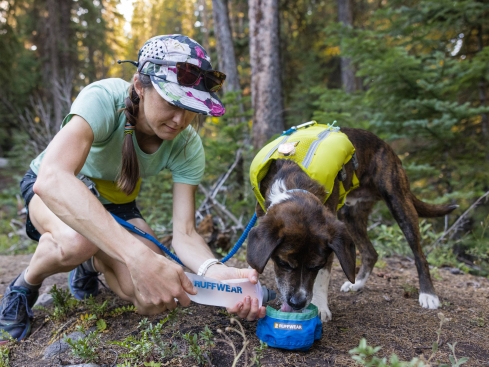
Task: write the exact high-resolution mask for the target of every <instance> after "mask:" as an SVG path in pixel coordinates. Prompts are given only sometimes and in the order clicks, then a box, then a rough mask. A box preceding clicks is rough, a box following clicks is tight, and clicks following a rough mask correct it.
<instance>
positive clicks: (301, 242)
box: [247, 200, 355, 310]
mask: <svg viewBox="0 0 489 367" xmlns="http://www.w3.org/2000/svg"><path fill="white" fill-rule="evenodd" d="M332 252H334V253H335V254H336V256H337V258H338V260H339V262H340V264H341V267H342V269H343V271H344V272H345V274H346V276H347V278H348V280H349V281H350V282H352V283H354V282H355V245H354V243H353V241H352V239H351V237H350V235H349V234H348V231H347V229H346V227H345V225H344V224H343V223H342V222H340V221H339V220H337V219H336V215H334V214H333V213H331V212H329V211H328V209H327V208H325V207H324V206H323V205H321V204H320V202H319V201H317V200H313V201H308V200H306V201H304V200H301V201H299V200H288V201H285V202H282V203H280V204H279V205H274V206H273V207H271V208H270V209H269V211H268V212H267V214H266V215H265V216H263V217H262V218H261V220H260V223H259V224H258V225H257V226H256V227H254V228H253V229H252V230H251V231H250V234H249V237H248V249H247V261H248V263H249V264H250V266H251V267H252V268H254V269H256V270H257V271H258V272H259V273H262V272H263V269H264V268H265V265H266V264H267V262H268V260H269V259H270V258H271V259H272V260H273V262H274V268H275V276H276V282H277V286H278V289H279V291H280V293H281V295H282V297H283V301H284V302H286V303H287V304H288V305H289V306H290V307H292V308H293V309H295V310H300V309H303V308H304V307H307V305H309V303H310V302H311V299H312V294H313V286H314V281H315V279H316V276H317V274H318V271H319V270H320V269H322V268H323V267H324V266H325V265H326V261H327V259H328V257H329V256H330V255H331V253H332Z"/></svg>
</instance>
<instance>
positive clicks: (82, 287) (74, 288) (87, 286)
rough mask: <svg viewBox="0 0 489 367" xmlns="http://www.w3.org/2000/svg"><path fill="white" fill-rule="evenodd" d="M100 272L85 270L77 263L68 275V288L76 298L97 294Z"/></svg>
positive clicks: (81, 298) (80, 298)
mask: <svg viewBox="0 0 489 367" xmlns="http://www.w3.org/2000/svg"><path fill="white" fill-rule="evenodd" d="M99 274H100V273H97V272H94V271H88V270H85V268H84V267H83V265H78V266H77V267H76V268H75V269H73V270H72V271H70V273H69V275H68V288H69V289H70V292H71V294H72V295H73V297H75V298H76V299H77V300H79V301H81V300H83V299H85V298H89V297H90V296H93V297H95V296H96V295H97V294H98V282H99V279H98V276H99Z"/></svg>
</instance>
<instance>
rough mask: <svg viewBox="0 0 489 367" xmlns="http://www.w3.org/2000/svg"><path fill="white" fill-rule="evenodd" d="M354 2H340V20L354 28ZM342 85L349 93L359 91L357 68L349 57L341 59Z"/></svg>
mask: <svg viewBox="0 0 489 367" xmlns="http://www.w3.org/2000/svg"><path fill="white" fill-rule="evenodd" d="M352 1H353V0H338V20H339V21H340V22H341V23H343V24H344V25H346V26H349V27H353V3H352ZM341 84H342V85H343V88H344V89H345V91H346V92H347V93H353V92H354V91H355V90H356V89H357V83H356V79H355V68H354V67H353V65H351V60H350V59H349V58H347V57H341Z"/></svg>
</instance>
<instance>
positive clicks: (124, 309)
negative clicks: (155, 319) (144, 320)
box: [109, 305, 136, 317]
mask: <svg viewBox="0 0 489 367" xmlns="http://www.w3.org/2000/svg"><path fill="white" fill-rule="evenodd" d="M126 312H136V306H134V305H127V306H122V307H117V308H115V309H113V310H112V311H110V312H109V316H111V317H116V316H120V315H122V314H124V313H126Z"/></svg>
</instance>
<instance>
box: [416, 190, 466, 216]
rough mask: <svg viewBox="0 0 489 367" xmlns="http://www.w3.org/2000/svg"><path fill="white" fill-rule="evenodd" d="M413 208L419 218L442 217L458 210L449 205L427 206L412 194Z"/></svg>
mask: <svg viewBox="0 0 489 367" xmlns="http://www.w3.org/2000/svg"><path fill="white" fill-rule="evenodd" d="M411 199H412V201H413V204H414V207H415V208H416V211H417V212H418V215H419V216H420V217H421V218H434V217H443V216H444V215H447V214H449V213H451V212H452V211H454V210H455V209H457V208H458V205H456V204H450V205H435V204H428V203H425V202H424V201H421V200H419V199H418V198H417V197H416V196H414V194H411Z"/></svg>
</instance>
